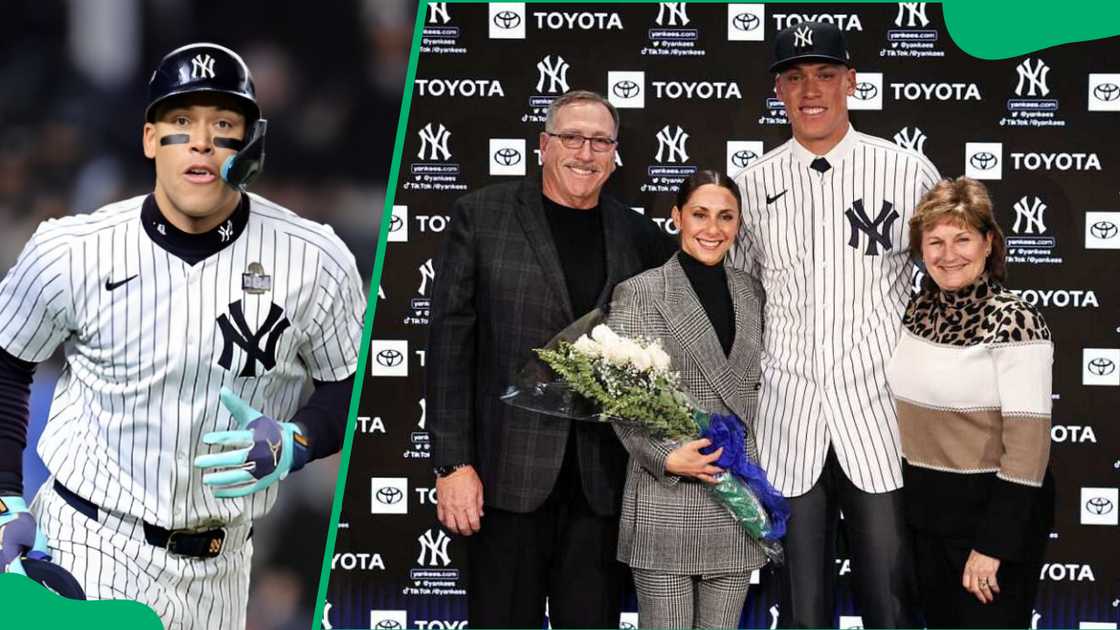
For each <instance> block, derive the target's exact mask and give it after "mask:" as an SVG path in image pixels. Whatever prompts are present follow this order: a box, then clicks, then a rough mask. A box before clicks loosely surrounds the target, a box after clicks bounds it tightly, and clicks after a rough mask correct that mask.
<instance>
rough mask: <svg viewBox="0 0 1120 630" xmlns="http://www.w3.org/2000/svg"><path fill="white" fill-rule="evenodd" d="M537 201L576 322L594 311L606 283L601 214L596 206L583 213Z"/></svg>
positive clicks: (553, 203) (550, 202)
mask: <svg viewBox="0 0 1120 630" xmlns="http://www.w3.org/2000/svg"><path fill="white" fill-rule="evenodd" d="M541 200H542V201H543V202H544V216H545V217H546V218H547V219H548V227H549V230H550V231H551V232H552V242H553V243H554V244H555V245H556V253H557V254H559V256H560V267H561V269H563V271H564V284H566V285H567V287H568V297H569V298H571V301H572V314H573V315H575V317H576V318H577V319H578V318H579V317H581V316H583V314H584V313H587V312H588V311H590V310H591V309H593V308H595V306H596V304H597V302H598V300H599V294H601V293H602V292H603V285H604V284H606V281H607V259H606V250H605V247H604V244H603V211H602V210H601V209H600V207H599V206H595V207H594V208H588V209H587V210H580V209H578V208H569V207H567V206H562V205H560V204H558V203H556V202H555V201H552V200H551V199H549V198H548V197H545V196H544V195H541ZM557 332H559V331H557Z"/></svg>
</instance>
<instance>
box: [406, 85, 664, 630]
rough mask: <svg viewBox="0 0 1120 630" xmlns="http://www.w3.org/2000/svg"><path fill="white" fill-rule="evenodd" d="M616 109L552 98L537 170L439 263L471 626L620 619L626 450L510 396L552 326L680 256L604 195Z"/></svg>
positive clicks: (442, 495) (441, 366)
mask: <svg viewBox="0 0 1120 630" xmlns="http://www.w3.org/2000/svg"><path fill="white" fill-rule="evenodd" d="M617 144H618V112H617V111H616V110H615V108H614V106H613V105H611V103H610V102H609V101H607V100H606V99H605V98H603V97H602V96H600V95H598V94H595V93H593V92H587V91H572V92H568V93H567V94H564V95H562V96H560V97H559V98H557V99H556V100H555V101H554V102H553V103H552V104H551V106H550V107H549V110H548V116H547V119H546V122H545V128H544V131H543V132H542V133H541V134H540V150H541V162H542V167H541V176H540V177H539V178H537V177H533V176H530V177H528V178H526V179H524V180H521V181H517V182H511V183H503V184H496V185H493V186H488V187H486V188H483V189H481V190H478V191H475V192H473V193H471V194H468V195H466V196H464V197H462V198H461V199H459V200H458V201H456V202H455V204H454V206H453V207H452V210H451V227H450V229H449V230H448V235H447V237H446V241H445V242H444V243H443V246H442V248H441V251H440V254H439V256H438V258H437V259H436V265H435V267H436V280H435V286H434V288H433V294H432V307H431V308H432V311H431V337H430V339H429V344H428V354H427V365H428V372H427V427H428V430H429V431H430V432H431V434H432V459H433V464H434V465H435V473H436V475H437V480H436V491H437V494H438V497H439V504H438V515H439V520H440V522H441V523H442V524H443V525H444V526H445V527H446V528H447V529H449V530H450V531H451V532H453V533H457V534H460V535H463V536H469V538H468V539H467V550H468V556H469V561H470V565H471V581H470V588H469V589H468V608H469V614H468V616H469V618H470V625H471V626H472V627H475V628H534V627H540V625H541V623H542V621H543V616H544V611H545V600H546V598H547V600H548V602H549V611H550V619H551V622H552V625H553V626H554V627H575V628H614V627H617V626H618V621H619V612H620V607H621V596H622V589H623V587H624V584H625V573H624V568H623V566H622V565H621V564H620V563H618V562H617V561H616V560H615V547H616V543H617V539H618V509H619V505H620V500H621V495H622V482H623V479H624V476H625V467H626V462H627V454H626V451H625V450H624V449H623V448H622V446H621V445H620V444H619V443H618V440H617V439H616V438H615V436H614V432H613V431H612V430H611V428H610V426H608V425H605V424H603V425H597V424H590V423H579V422H571V421H569V420H564V419H560V418H555V417H545V416H542V415H540V414H536V413H532V412H528V411H525V410H522V409H516V408H514V407H511V406H508V405H505V404H504V403H502V402H501V401H500V400H499V394H501V392H502V391H503V390H504V389H505V388H506V386H508V385H509V384H510V383H512V382H513V380H514V377H515V375H516V374H517V372H518V371H519V370H520V369H521V368H522V366H524V365H525V363H526V362H527V361H528V360H529V359H530V358H531V357H532V356H533V353H532V350H533V348H539V347H541V346H543V345H544V344H545V343H546V342H547V341H548V340H549V339H550V338H551V337H552V336H553V335H555V334H556V333H557V332H559V331H560V330H562V329H563V328H565V327H566V326H567V325H568V324H570V323H571V322H572V321H574V320H575V319H576V318H578V317H580V316H581V315H583V314H584V313H586V312H588V311H590V310H591V309H593V308H594V307H596V306H598V305H602V304H604V303H606V302H608V301H609V300H610V297H611V292H612V291H613V290H614V286H615V285H616V284H618V283H619V282H621V281H623V280H625V279H627V278H629V277H630V276H632V275H634V274H636V273H638V272H641V271H644V270H645V269H649V268H651V267H655V266H658V265H660V264H662V263H663V262H665V260H667V259H668V257H669V256H670V255H672V253H673V252H674V251H675V245H674V244H673V242H672V239H670V238H669V237H668V236H666V235H665V234H663V233H662V232H660V231H659V230H658V229H657V227H656V226H654V224H653V223H652V222H651V221H649V220H648V219H646V218H644V217H642V216H641V215H639V214H637V213H635V212H634V211H633V210H631V209H630V208H629V207H627V206H626V205H624V204H622V203H620V202H619V201H617V200H615V199H613V198H611V197H609V196H607V195H604V194H602V190H603V185H604V184H605V183H606V181H607V178H608V177H610V174H611V173H612V172H613V171H614V168H615V148H616V146H617Z"/></svg>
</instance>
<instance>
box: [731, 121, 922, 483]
mask: <svg viewBox="0 0 1120 630" xmlns="http://www.w3.org/2000/svg"><path fill="white" fill-rule="evenodd" d="M817 157H818V156H815V155H813V154H812V153H810V152H809V151H808V150H807V149H805V148H804V147H803V146H801V145H800V144H799V143H798V142H797V141H796V140H794V139H790V140H789V141H788V142H786V143H785V144H783V145H782V146H780V147H778V148H776V149H774V150H772V151H770V152H768V153H766V154H765V155H763V156H762V157H761V158H760V159H759V160H758V161H756V162H755V163H753V164H751V165H750V166H748V167H747V168H746V169H744V170H743V171H741V172H740V173H739V174H738V175H737V176H736V177H735V181H736V183H738V184H739V187H740V190H741V191H742V193H743V226H742V229H741V231H740V234H739V238H738V239H737V243H736V247H735V248H734V249H733V251H732V252H731V261H732V265H733V266H735V267H738V268H740V269H746V270H748V271H751V272H753V273H754V274H755V275H756V276H757V277H758V278H759V279H760V280H761V282H762V285H763V288H764V289H765V294H766V297H765V306H764V317H763V321H764V333H763V356H762V384H761V391H760V392H759V412H758V419H757V423H756V432H757V439H758V447H759V456H760V459H761V462H762V465H763V466H764V467H765V469H766V470H767V472H768V473H769V474H770V476H771V479H772V481H773V483H774V485H775V487H777V488H778V489H780V490H781V491H782V492H783V493H785V494H786V495H787V496H791V497H794V496H799V495H801V494H804V493H805V492H808V491H809V489H810V488H812V486H813V484H814V483H815V482H816V480H817V478H818V477H819V476H820V473H821V470H822V469H823V467H824V462H825V457H826V455H827V454H828V448H829V445H830V444H831V445H832V447H833V448H834V449H835V451H836V455H837V458H838V459H839V461H840V464H841V465H842V466H843V468H844V471H845V472H846V473H847V475H848V477H849V478H850V479H851V480H852V482H853V483H854V484H855V485H856V486H857V487H858V488H860V489H861V490H864V491H866V492H888V491H890V490H896V489H898V488H900V487H901V486H902V469H901V463H900V457H901V453H900V449H899V438H898V419H897V416H896V415H895V408H894V403H893V400H892V399H891V396H890V392H889V391H888V389H887V380H886V364H887V361H888V360H889V359H890V356H891V352H892V351H893V349H894V346H895V342H896V341H897V339H898V334H899V330H900V326H901V321H902V313H903V310H904V309H905V307H906V302H907V297H908V295H909V287H910V277H911V264H910V261H909V258H908V254H909V248H910V243H909V232H908V228H907V222H908V221H909V220H910V217H911V215H912V214H913V210H914V207H915V206H916V205H917V203H918V200H919V199H921V197H922V195H923V194H925V192H926V191H927V190H929V189H930V188H931V187H932V186H933V185H934V184H935V183H936V182H937V181H938V180H939V179H940V175H939V174H938V172H937V169H936V168H935V167H934V166H933V164H931V163H930V162H929V160H927V159H926V158H925V157H924V156H921V155H919V154H917V153H915V152H913V151H909V150H906V149H903V148H900V147H898V146H896V145H894V144H893V143H891V142H889V141H887V140H883V139H881V138H876V137H873V136H868V135H866V134H862V133H859V132H857V131H856V130H855V129H852V128H851V127H849V129H848V132H847V134H846V135H845V136H844V138H843V139H842V140H841V141H840V143H839V144H837V145H836V146H835V147H833V149H832V150H831V151H830V152H829V153H828V154H827V155H825V156H823V157H824V158H825V160H827V162H828V165H829V168H827V169H824V170H823V172H822V169H815V168H813V167H812V166H811V164H812V163H813V162H814V160H815V159H816V158H817Z"/></svg>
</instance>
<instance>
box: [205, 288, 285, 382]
mask: <svg viewBox="0 0 1120 630" xmlns="http://www.w3.org/2000/svg"><path fill="white" fill-rule="evenodd" d="M231 320H232V321H231ZM289 326H291V323H290V322H288V318H287V317H284V309H282V308H280V307H279V306H277V305H276V304H271V305H270V306H269V310H268V317H266V318H265V320H264V323H262V324H261V327H260V328H258V329H257V330H256V331H254V330H252V329H251V328H249V324H248V322H246V321H245V311H244V310H243V309H242V306H241V300H238V301H236V302H234V303H233V304H230V305H229V314H228V315H226V314H222V315H220V316H219V317H218V329H219V330H221V331H222V354H221V356H220V357H218V365H220V366H222V367H223V368H225V369H227V370H230V371H233V367H232V366H233V347H234V346H237V347H239V348H241V349H242V350H243V351H244V352H245V365H244V366H242V368H241V372H240V373H239V374H238V376H240V377H242V378H246V377H254V376H256V375H257V363H260V364H261V366H262V367H263V368H264V371H265V372H267V371H269V370H271V369H272V368H274V367H276V344H277V342H279V341H280V335H283V334H284V331H285V330H287V329H288V327H289ZM262 340H263V341H264V347H263V348H262V347H261V341H262Z"/></svg>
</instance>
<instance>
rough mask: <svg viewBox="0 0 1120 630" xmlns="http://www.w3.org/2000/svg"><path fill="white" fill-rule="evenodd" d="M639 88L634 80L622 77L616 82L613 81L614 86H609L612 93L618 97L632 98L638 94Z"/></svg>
mask: <svg viewBox="0 0 1120 630" xmlns="http://www.w3.org/2000/svg"><path fill="white" fill-rule="evenodd" d="M640 89H641V88H639V87H638V84H637V83H636V82H634V81H631V80H629V79H623V80H621V81H619V82H618V83H615V84H614V87H612V88H611V91H612V92H614V95H615V96H617V97H619V98H634V97H635V96H637V95H638V90H640Z"/></svg>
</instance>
